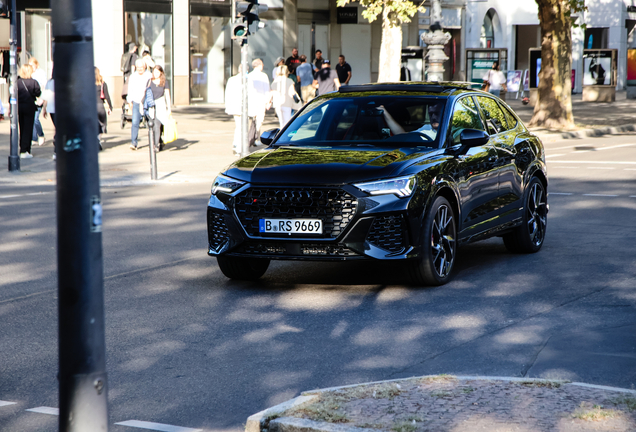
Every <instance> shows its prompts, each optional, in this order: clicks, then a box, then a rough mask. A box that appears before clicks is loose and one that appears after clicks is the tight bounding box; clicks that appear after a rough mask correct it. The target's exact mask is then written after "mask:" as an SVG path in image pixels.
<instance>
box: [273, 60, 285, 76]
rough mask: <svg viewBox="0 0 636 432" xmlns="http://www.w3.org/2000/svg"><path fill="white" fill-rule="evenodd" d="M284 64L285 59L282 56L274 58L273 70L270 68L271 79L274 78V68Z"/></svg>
mask: <svg viewBox="0 0 636 432" xmlns="http://www.w3.org/2000/svg"><path fill="white" fill-rule="evenodd" d="M284 64H285V59H284V58H283V57H277V58H276V61H275V62H274V70H272V79H276V68H277V67H278V66H282V65H284Z"/></svg>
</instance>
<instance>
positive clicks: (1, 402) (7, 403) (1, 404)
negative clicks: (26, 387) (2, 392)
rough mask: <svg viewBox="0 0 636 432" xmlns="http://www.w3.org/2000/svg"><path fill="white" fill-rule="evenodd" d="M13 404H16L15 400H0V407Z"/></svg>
mask: <svg viewBox="0 0 636 432" xmlns="http://www.w3.org/2000/svg"><path fill="white" fill-rule="evenodd" d="M15 404H17V402H7V401H3V400H0V407H3V406H8V405H15Z"/></svg>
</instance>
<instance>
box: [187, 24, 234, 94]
mask: <svg viewBox="0 0 636 432" xmlns="http://www.w3.org/2000/svg"><path fill="white" fill-rule="evenodd" d="M228 23H229V18H221V17H207V16H192V17H190V101H191V102H192V103H223V102H224V84H225V64H226V58H225V56H226V51H227V52H228V59H227V60H228V61H229V50H224V47H225V33H224V29H225V27H226V26H227V25H228Z"/></svg>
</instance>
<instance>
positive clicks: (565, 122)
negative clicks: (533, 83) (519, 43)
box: [529, 0, 574, 129]
mask: <svg viewBox="0 0 636 432" xmlns="http://www.w3.org/2000/svg"><path fill="white" fill-rule="evenodd" d="M536 1H537V4H538V5H539V23H540V25H541V71H540V72H539V90H538V101H537V105H536V106H535V107H534V115H533V116H532V120H530V123H529V126H542V127H547V128H554V129H569V128H572V127H574V118H573V117H572V75H571V74H572V22H571V20H570V17H569V12H570V1H569V0H536Z"/></svg>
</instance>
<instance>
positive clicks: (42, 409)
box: [25, 406, 60, 415]
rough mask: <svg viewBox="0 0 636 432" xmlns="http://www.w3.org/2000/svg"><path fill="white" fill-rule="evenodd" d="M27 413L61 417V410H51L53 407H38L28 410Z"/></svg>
mask: <svg viewBox="0 0 636 432" xmlns="http://www.w3.org/2000/svg"><path fill="white" fill-rule="evenodd" d="M25 411H30V412H34V413H40V414H49V415H60V409H59V408H51V407H45V406H42V407H37V408H30V409H28V410H25Z"/></svg>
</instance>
